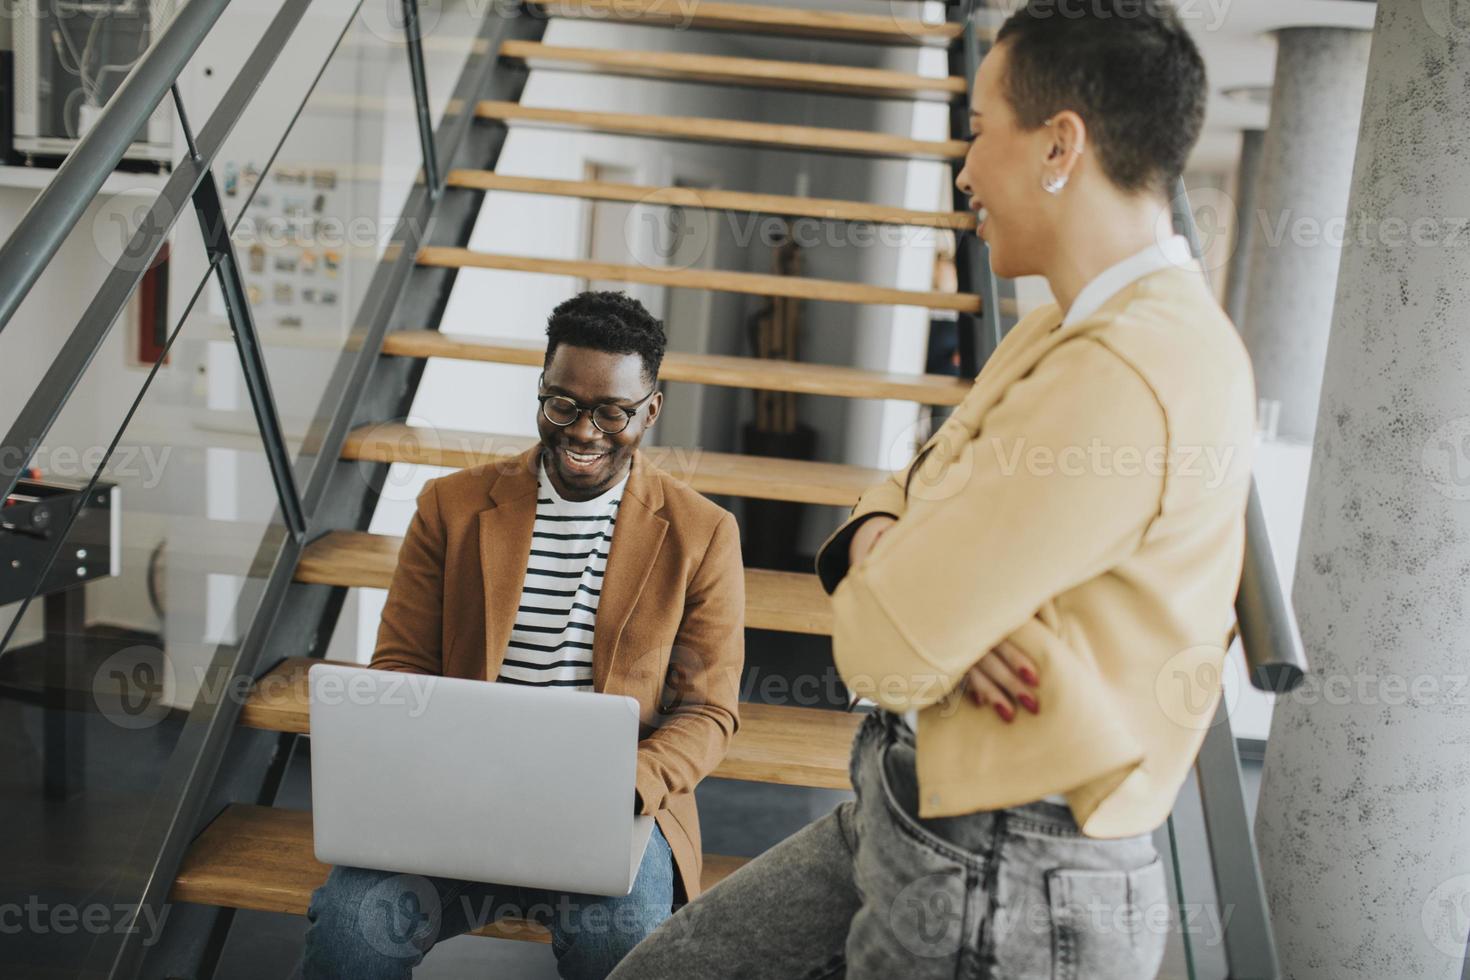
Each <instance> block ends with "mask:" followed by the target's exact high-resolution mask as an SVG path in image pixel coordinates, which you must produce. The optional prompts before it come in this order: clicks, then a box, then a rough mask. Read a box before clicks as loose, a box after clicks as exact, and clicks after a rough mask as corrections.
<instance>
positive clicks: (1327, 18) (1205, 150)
mask: <svg viewBox="0 0 1470 980" xmlns="http://www.w3.org/2000/svg"><path fill="white" fill-rule="evenodd" d="M750 2H760V3H770V2H773V0H750ZM1022 2H1023V0H989V3H987V4H986V5H987V6H991V7H995V8H998V9H996V10H995V11H994V15H995V17H996V22H997V23H998V22H999V20H1001V19H1004V17H1005V15H1006V12H1008V11H1009V10H1012V9H1015V8H1016V7H1018V6H1019V5H1020V4H1021V3H1022ZM1058 2H1060V0H1058ZM1073 2H1075V0H1073ZM1172 2H1174V4H1175V6H1176V8H1177V9H1178V10H1179V12H1180V15H1181V16H1182V17H1183V18H1184V20H1185V23H1186V24H1187V25H1188V26H1189V28H1190V30H1191V32H1192V33H1193V34H1194V37H1195V40H1196V42H1197V43H1198V44H1199V46H1200V51H1201V52H1202V53H1203V54H1204V57H1205V64H1206V68H1207V70H1208V72H1209V81H1210V101H1209V106H1208V108H1207V110H1206V116H1205V131H1204V133H1203V134H1202V135H1201V137H1200V142H1199V146H1198V148H1197V149H1196V151H1195V154H1194V156H1193V157H1192V158H1191V160H1190V168H1189V169H1190V170H1192V171H1197V172H1203V173H1218V174H1225V173H1229V172H1231V171H1233V170H1234V167H1235V163H1236V158H1237V156H1238V155H1239V151H1240V131H1241V130H1242V129H1264V128H1265V126H1266V119H1267V116H1268V115H1269V112H1268V107H1267V106H1266V105H1264V104H1260V105H1252V104H1249V103H1246V102H1242V101H1240V100H1238V99H1233V98H1229V97H1226V96H1225V95H1223V94H1222V93H1223V92H1224V91H1226V90H1228V89H1232V88H1238V87H1250V86H1265V87H1267V88H1269V86H1270V85H1271V80H1272V78H1273V76H1274V72H1275V65H1276V45H1275V41H1274V39H1273V38H1272V36H1271V32H1272V31H1275V30H1279V29H1280V28H1283V27H1311V26H1317V27H1353V28H1361V29H1365V30H1366V29H1371V28H1372V26H1373V16H1374V13H1375V12H1376V10H1377V6H1376V5H1375V4H1374V3H1371V2H1366V0H1172ZM785 5H787V6H798V7H808V8H817V9H823V10H845V11H848V12H851V13H891V14H892V15H893V16H896V17H915V16H921V17H923V18H924V19H935V20H938V19H943V17H944V7H943V5H942V4H940V3H935V2H928V3H920V2H913V0H785ZM982 16H984V15H983V14H982ZM746 43H747V44H750V45H751V46H752V48H753V49H756V50H761V51H762V53H763V54H764V56H766V57H780V56H781V55H780V54H776V53H772V52H773V51H774V50H778V48H774V47H773V45H772V39H754V38H751V39H748V40H747V41H746ZM752 53H755V50H753V51H752ZM831 56H832V55H831V48H830V45H829V46H828V50H827V51H826V52H819V53H817V57H818V58H822V57H831ZM812 60H817V59H816V58H814V59H812Z"/></svg>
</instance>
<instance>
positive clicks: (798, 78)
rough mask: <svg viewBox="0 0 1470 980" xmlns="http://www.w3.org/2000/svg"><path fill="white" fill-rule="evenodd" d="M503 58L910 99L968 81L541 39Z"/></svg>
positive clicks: (952, 91)
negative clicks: (558, 42)
mask: <svg viewBox="0 0 1470 980" xmlns="http://www.w3.org/2000/svg"><path fill="white" fill-rule="evenodd" d="M500 56H501V57H502V58H507V59H510V60H512V61H519V62H522V63H524V64H525V65H526V67H528V68H533V69H534V68H552V69H558V70H563V71H594V72H598V73H601V74H608V75H626V76H632V77H636V78H655V79H663V80H670V81H688V82H709V83H714V84H723V85H741V86H754V87H759V88H778V89H784V90H790V91H805V92H829V93H836V94H840V95H861V96H877V97H885V98H910V99H915V98H918V99H923V98H928V99H935V98H938V99H953V98H956V97H959V96H963V95H964V94H965V80H964V79H963V78H960V77H958V76H953V75H952V76H947V77H944V78H933V77H930V76H926V75H916V74H912V73H909V72H901V71H889V70H886V69H881V68H850V67H847V66H844V65H819V64H811V63H805V62H794V61H772V60H766V59H761V58H733V57H727V56H724V55H707V54H685V53H682V52H674V51H628V50H618V49H609V48H586V47H567V46H562V45H553V44H544V43H542V42H540V41H506V42H505V43H504V44H503V45H501V48H500Z"/></svg>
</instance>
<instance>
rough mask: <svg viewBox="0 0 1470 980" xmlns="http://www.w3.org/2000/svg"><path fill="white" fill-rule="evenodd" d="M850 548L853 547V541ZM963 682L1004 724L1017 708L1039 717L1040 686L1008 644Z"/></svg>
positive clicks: (1017, 651)
mask: <svg viewBox="0 0 1470 980" xmlns="http://www.w3.org/2000/svg"><path fill="white" fill-rule="evenodd" d="M864 529H865V528H864ZM853 544H854V546H856V544H857V540H856V539H854V540H853ZM965 679H966V680H967V681H969V685H970V697H971V698H972V699H973V700H974V702H975V703H976V704H977V705H980V706H981V707H984V706H985V705H987V704H989V705H994V707H995V713H996V714H998V715H1000V717H1001V720H1002V721H1004V722H1007V723H1009V722H1010V721H1011V720H1013V719H1014V718H1015V717H1016V705H1017V704H1019V705H1021V706H1022V707H1024V708H1025V709H1026V710H1027V711H1029V712H1031V713H1032V714H1033V715H1035V714H1040V713H1041V703H1040V702H1039V701H1037V699H1036V690H1035V689H1036V687H1037V686H1038V685H1039V684H1040V683H1041V680H1040V674H1039V672H1038V671H1037V669H1036V664H1035V662H1034V661H1032V659H1031V658H1030V657H1028V656H1026V654H1024V653H1022V652H1021V649H1020V648H1019V647H1017V646H1016V645H1015V644H1014V643H1012V642H1011V641H1010V640H1001V641H1000V645H999V646H997V647H996V648H995V649H994V650H991V651H990V652H989V653H987V654H986V655H985V656H983V657H981V658H980V659H979V660H978V661H976V663H975V666H973V667H971V668H970V670H969V672H968V673H967V674H966V675H965Z"/></svg>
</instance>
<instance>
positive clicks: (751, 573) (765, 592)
mask: <svg viewBox="0 0 1470 980" xmlns="http://www.w3.org/2000/svg"><path fill="white" fill-rule="evenodd" d="M402 544H403V539H402V538H400V537H397V536H394V535H387V534H370V533H368V532H366V531H331V532H328V533H327V534H324V535H322V536H321V537H319V538H317V539H316V540H315V541H312V542H311V543H310V544H308V545H307V546H306V549H305V552H304V553H303V554H302V556H301V561H300V562H299V563H298V564H297V566H296V581H298V582H305V583H310V584H315V585H336V586H345V587H348V588H369V589H386V588H388V586H389V585H391V584H392V581H393V569H394V567H395V566H396V565H397V564H398V549H399V547H400V546H401V545H402ZM745 625H746V626H747V627H749V628H751V629H767V630H779V631H781V632H785V633H810V634H815V635H830V634H831V633H832V607H831V602H830V600H829V599H828V597H827V593H825V592H823V591H822V586H821V583H819V582H818V581H817V577H816V576H815V575H811V574H805V573H801V572H775V571H770V570H768V569H764V568H747V569H746V570H745Z"/></svg>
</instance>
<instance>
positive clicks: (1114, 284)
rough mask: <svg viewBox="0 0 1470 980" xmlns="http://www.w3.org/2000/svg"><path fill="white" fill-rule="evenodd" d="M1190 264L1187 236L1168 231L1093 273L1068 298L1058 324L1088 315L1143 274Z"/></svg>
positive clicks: (1185, 267) (1067, 324)
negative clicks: (1151, 243) (1162, 237)
mask: <svg viewBox="0 0 1470 980" xmlns="http://www.w3.org/2000/svg"><path fill="white" fill-rule="evenodd" d="M1193 264H1194V255H1193V254H1192V253H1191V252H1190V250H1189V239H1187V238H1185V237H1184V236H1183V235H1171V236H1169V237H1168V238H1166V239H1165V240H1164V241H1162V242H1158V243H1156V244H1153V245H1150V246H1148V247H1147V248H1145V249H1144V250H1143V251H1141V252H1138V253H1136V254H1134V255H1130V256H1128V258H1126V259H1124V260H1123V261H1122V262H1119V263H1117V264H1116V265H1111V266H1109V267H1108V268H1106V269H1104V270H1103V271H1102V272H1099V273H1098V274H1097V275H1096V276H1095V277H1093V279H1092V281H1091V282H1089V283H1088V284H1087V285H1085V286H1083V287H1082V291H1081V292H1079V293H1078V294H1077V298H1076V299H1074V300H1072V306H1071V307H1070V308H1069V309H1068V310H1067V315H1066V316H1065V317H1063V318H1062V326H1063V327H1070V326H1071V325H1072V324H1074V323H1076V322H1078V321H1079V320H1085V319H1086V318H1087V317H1090V316H1092V314H1094V313H1096V312H1097V311H1098V310H1099V309H1101V308H1102V305H1103V304H1104V303H1106V302H1107V301H1108V300H1110V299H1112V298H1113V297H1114V296H1116V295H1118V293H1119V292H1121V291H1122V290H1123V289H1124V288H1126V287H1128V286H1131V285H1132V284H1133V283H1135V282H1137V281H1138V280H1140V279H1142V278H1143V277H1144V276H1147V275H1151V274H1153V273H1155V272H1159V271H1161V270H1163V269H1167V268H1170V267H1171V266H1173V267H1178V268H1184V269H1187V268H1191V267H1192V266H1193Z"/></svg>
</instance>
